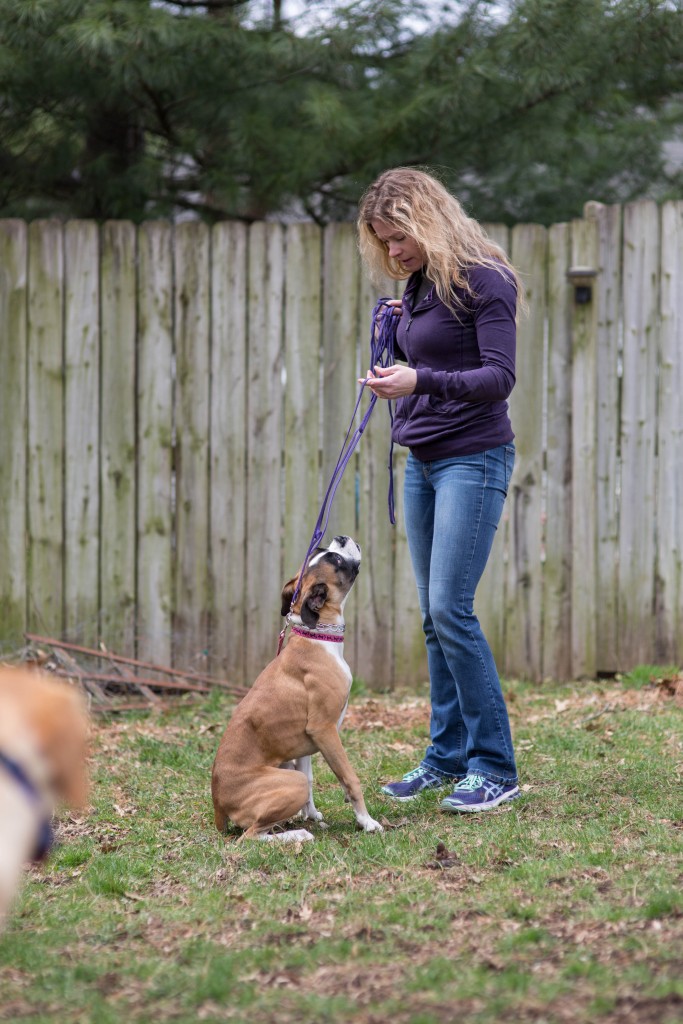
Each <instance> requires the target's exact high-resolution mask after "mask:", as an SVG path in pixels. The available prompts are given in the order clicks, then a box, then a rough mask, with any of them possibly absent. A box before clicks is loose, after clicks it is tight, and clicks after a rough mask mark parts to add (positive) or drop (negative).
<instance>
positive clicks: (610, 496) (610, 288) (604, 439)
mask: <svg viewBox="0 0 683 1024" xmlns="http://www.w3.org/2000/svg"><path fill="white" fill-rule="evenodd" d="M584 216H585V217H586V218H587V219H588V220H593V221H595V224H596V226H597V231H598V257H597V267H596V269H597V270H598V276H597V277H596V278H595V280H594V284H593V302H594V303H595V307H596V316H597V323H596V331H597V334H596V342H597V349H596V402H597V420H596V425H595V436H596V452H595V472H596V484H595V488H596V544H597V551H596V565H595V572H596V577H597V578H596V583H595V632H596V652H595V667H596V670H599V671H603V672H614V671H616V668H617V666H618V661H619V659H618V653H617V651H618V645H617V604H618V601H617V592H618V577H617V572H618V568H617V567H618V562H619V559H618V544H619V536H618V534H619V509H618V483H619V454H618V453H619V356H620V353H619V344H620V336H619V322H620V314H621V309H620V303H621V207H620V206H602V205H600V204H599V203H587V204H586V209H585V213H584Z"/></svg>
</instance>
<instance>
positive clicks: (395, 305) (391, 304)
mask: <svg viewBox="0 0 683 1024" xmlns="http://www.w3.org/2000/svg"><path fill="white" fill-rule="evenodd" d="M382 305H383V306H386V307H387V309H390V310H391V313H392V316H400V315H401V313H402V312H403V302H402V300H401V299H387V301H386V302H384V303H383V304H382ZM383 312H384V310H383V309H381V310H380V311H379V312H378V313H377V315H376V316H375V340H377V334H378V331H379V325H380V321H381V318H382V314H383Z"/></svg>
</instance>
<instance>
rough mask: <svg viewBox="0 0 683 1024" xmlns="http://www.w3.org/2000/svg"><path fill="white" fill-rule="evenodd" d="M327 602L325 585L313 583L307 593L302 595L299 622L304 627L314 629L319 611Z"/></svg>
mask: <svg viewBox="0 0 683 1024" xmlns="http://www.w3.org/2000/svg"><path fill="white" fill-rule="evenodd" d="M325 601H327V584H326V583H314V584H313V586H312V587H311V589H310V590H309V591H307V592H306V593H305V594H304V599H303V601H302V603H301V621H302V622H303V624H304V626H308V628H309V629H314V628H315V626H317V625H318V619H319V618H320V609H321V608H322V606H323V605H324V604H325Z"/></svg>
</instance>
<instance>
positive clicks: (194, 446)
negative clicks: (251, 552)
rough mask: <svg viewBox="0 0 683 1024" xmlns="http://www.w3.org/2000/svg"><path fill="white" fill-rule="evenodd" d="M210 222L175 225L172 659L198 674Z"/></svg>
mask: <svg viewBox="0 0 683 1024" xmlns="http://www.w3.org/2000/svg"><path fill="white" fill-rule="evenodd" d="M209 243H210V229H209V227H208V225H206V224H202V223H200V222H198V221H186V222H185V223H183V224H179V225H177V227H176V229H175V246H174V248H175V289H174V311H175V316H174V328H175V354H176V389H175V434H176V449H175V454H176V460H175V470H176V551H175V558H176V565H175V608H174V618H173V660H174V663H175V664H176V665H181V666H183V667H187V668H190V667H191V668H193V669H196V670H198V671H202V670H204V669H205V668H206V664H207V657H208V643H209V604H210V594H209V570H208V564H209V375H210V371H211V363H210V351H209V325H210V320H209V313H210V309H209V301H210V300H209Z"/></svg>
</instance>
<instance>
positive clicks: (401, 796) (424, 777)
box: [380, 764, 457, 800]
mask: <svg viewBox="0 0 683 1024" xmlns="http://www.w3.org/2000/svg"><path fill="white" fill-rule="evenodd" d="M455 781H457V779H454V777H453V776H452V775H438V774H437V773H436V772H431V771H430V770H429V768H425V766H424V765H422V764H421V765H418V767H417V768H413V770H412V772H408V774H407V775H404V776H403V778H402V779H401V781H400V782H387V784H386V786H382V788H381V790H380V792H382V793H386V794H387V795H388V796H392V797H393V798H394V800H413V799H414V798H415V797H416V796H417V795H418V794H419V793H422V792H423V791H424V790H425V789H440V788H441V786H445V785H446V784H447V783H452V782H455Z"/></svg>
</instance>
